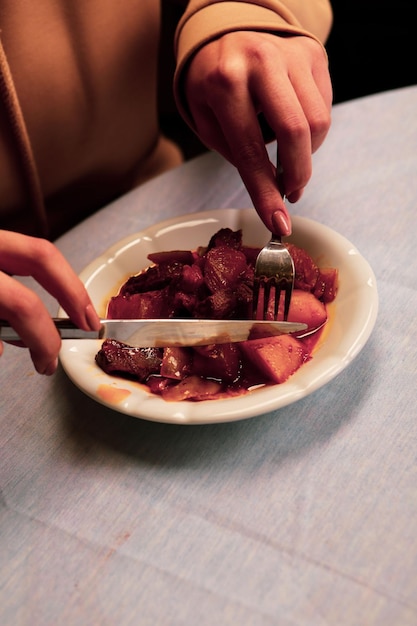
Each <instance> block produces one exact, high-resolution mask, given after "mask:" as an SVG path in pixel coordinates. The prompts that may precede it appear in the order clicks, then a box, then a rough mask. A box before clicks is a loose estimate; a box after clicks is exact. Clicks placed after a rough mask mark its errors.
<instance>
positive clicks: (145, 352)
mask: <svg viewBox="0 0 417 626" xmlns="http://www.w3.org/2000/svg"><path fill="white" fill-rule="evenodd" d="M287 245H288V247H289V249H290V252H291V254H292V256H293V259H294V265H295V284H294V291H293V296H292V300H291V306H290V311H289V317H288V319H289V321H301V322H304V323H306V324H307V326H308V331H307V335H306V336H304V337H299V336H295V335H279V336H274V337H265V336H264V337H262V336H251V337H250V338H249V340H248V341H244V342H240V343H227V344H212V345H209V346H199V347H194V348H183V347H175V348H173V347H171V348H148V347H146V346H144V347H143V348H132V347H131V346H127V345H126V344H122V343H120V342H116V341H114V340H106V341H104V342H103V345H102V347H101V350H100V351H99V352H98V353H97V355H96V362H97V364H98V365H99V366H100V367H101V368H102V369H103V370H104V371H105V372H107V373H108V374H111V375H115V376H122V377H128V378H131V379H134V380H137V381H138V382H139V383H142V384H145V385H147V387H148V388H149V390H150V391H151V392H152V393H155V394H159V395H161V396H162V397H163V398H164V399H165V400H167V401H174V400H175V401H178V400H194V401H199V400H208V399H217V398H219V397H225V396H231V395H238V394H242V393H246V392H247V391H248V390H250V389H251V388H253V387H254V386H259V385H268V384H281V383H283V382H285V381H286V380H287V379H288V378H289V377H290V376H291V375H292V374H293V373H294V372H295V371H296V370H297V369H298V368H299V367H301V366H302V365H303V363H305V362H306V361H308V360H309V359H311V358H312V353H313V350H314V346H315V345H316V343H317V341H318V339H319V336H320V333H321V330H322V328H323V327H324V325H325V323H326V320H327V308H326V305H327V304H328V303H329V302H332V301H333V300H334V298H335V296H336V291H337V270H336V269H335V268H320V267H319V266H318V265H317V264H316V263H315V262H314V260H313V259H311V257H310V256H309V255H308V254H307V252H305V251H304V250H302V249H301V248H298V247H296V246H295V245H293V244H287ZM259 250H260V248H253V247H249V246H245V245H244V244H243V241H242V231H241V230H237V231H232V230H231V229H229V228H223V229H220V230H219V231H218V232H216V233H215V234H214V235H213V236H212V237H211V239H210V241H209V243H208V246H207V247H200V248H198V249H197V250H195V251H191V250H174V251H164V252H156V253H152V254H150V255H149V257H148V258H149V260H150V261H151V263H152V264H151V265H150V267H148V268H147V269H145V270H144V271H142V272H140V273H139V274H137V275H135V276H131V277H130V278H129V279H128V280H127V281H126V282H125V283H124V284H123V285H122V287H121V289H120V291H119V293H118V294H117V295H116V296H114V297H112V298H111V300H110V302H109V304H108V311H107V317H108V318H111V319H122V318H123V319H138V318H148V319H149V318H179V317H180V318H184V317H185V318H197V319H248V318H250V317H251V315H252V291H253V276H254V265H255V260H256V257H257V255H258V253H259ZM282 315H283V312H282V310H279V311H278V316H277V319H280V318H282ZM269 317H270V319H272V318H273V304H272V298H271V307H270V309H269Z"/></svg>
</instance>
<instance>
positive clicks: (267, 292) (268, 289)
mask: <svg viewBox="0 0 417 626" xmlns="http://www.w3.org/2000/svg"><path fill="white" fill-rule="evenodd" d="M271 285H272V281H271V280H265V282H264V306H263V311H262V317H263V319H264V320H266V319H268V308H269V297H270V293H271Z"/></svg>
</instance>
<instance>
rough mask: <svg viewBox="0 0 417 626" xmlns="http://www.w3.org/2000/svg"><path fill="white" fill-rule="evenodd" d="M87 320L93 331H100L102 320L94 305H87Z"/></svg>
mask: <svg viewBox="0 0 417 626" xmlns="http://www.w3.org/2000/svg"><path fill="white" fill-rule="evenodd" d="M85 319H86V320H87V324H88V325H89V327H90V329H91V330H99V328H100V318H99V316H98V315H97V313H96V310H95V308H94V307H93V305H92V304H87V306H86V307H85Z"/></svg>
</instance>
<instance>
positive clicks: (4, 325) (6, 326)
mask: <svg viewBox="0 0 417 626" xmlns="http://www.w3.org/2000/svg"><path fill="white" fill-rule="evenodd" d="M52 321H53V323H54V324H55V328H56V329H57V331H58V332H59V334H60V336H61V339H100V333H101V331H97V330H82V329H81V328H78V327H77V326H76V325H75V324H74V322H71V320H70V319H69V318H65V317H53V318H52ZM0 341H21V339H20V337H19V334H18V333H17V332H16V331H15V329H14V328H13V327H12V326H11V325H10V323H9V322H7V321H6V320H0Z"/></svg>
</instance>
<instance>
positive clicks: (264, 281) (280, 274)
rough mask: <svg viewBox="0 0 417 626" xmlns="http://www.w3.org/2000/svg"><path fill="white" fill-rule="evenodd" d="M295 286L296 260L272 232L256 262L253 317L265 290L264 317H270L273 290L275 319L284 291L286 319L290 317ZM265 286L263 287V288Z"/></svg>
mask: <svg viewBox="0 0 417 626" xmlns="http://www.w3.org/2000/svg"><path fill="white" fill-rule="evenodd" d="M293 287H294V262H293V260H292V257H291V254H290V252H289V250H288V248H287V247H286V246H285V245H284V244H283V243H282V241H281V237H279V236H278V235H274V234H272V236H271V240H270V241H269V243H268V244H267V245H266V246H265V247H264V248H262V250H261V251H260V253H259V254H258V257H257V259H256V263H255V276H254V280H253V318H254V319H255V318H256V317H257V311H258V303H259V295H260V292H261V291H262V290H263V306H262V319H267V318H268V311H269V308H270V307H269V301H270V296H271V290H274V291H275V294H274V319H276V318H277V315H278V309H279V302H280V298H281V292H282V291H283V292H284V295H285V297H284V321H287V319H288V312H289V309H290V302H291V295H292V290H293ZM262 288H263V289H262Z"/></svg>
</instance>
